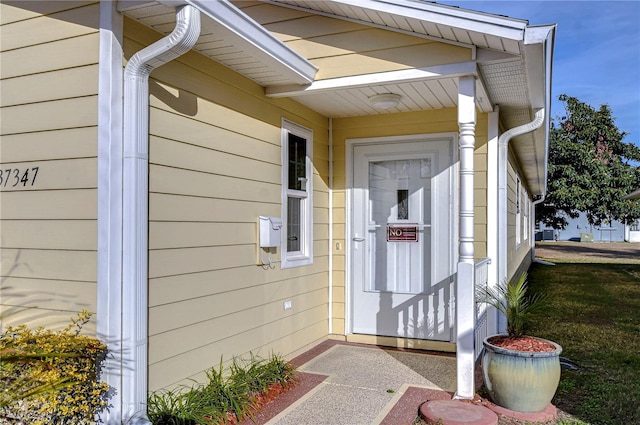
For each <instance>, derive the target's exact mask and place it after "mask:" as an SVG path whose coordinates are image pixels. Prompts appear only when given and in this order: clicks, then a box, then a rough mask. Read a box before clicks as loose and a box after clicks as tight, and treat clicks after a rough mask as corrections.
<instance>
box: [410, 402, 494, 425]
mask: <svg viewBox="0 0 640 425" xmlns="http://www.w3.org/2000/svg"><path fill="white" fill-rule="evenodd" d="M420 416H421V417H422V419H424V420H425V421H427V423H430V424H442V425H497V423H498V415H496V414H495V413H493V412H492V411H491V410H489V409H487V408H486V407H483V406H478V405H475V404H471V403H464V402H461V401H457V400H431V401H428V402H426V403H424V404H423V405H422V406H420ZM438 421H440V422H438Z"/></svg>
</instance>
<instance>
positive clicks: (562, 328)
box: [527, 263, 640, 425]
mask: <svg viewBox="0 0 640 425" xmlns="http://www.w3.org/2000/svg"><path fill="white" fill-rule="evenodd" d="M529 282H530V288H531V291H532V292H534V293H535V292H542V293H546V294H547V296H548V298H547V299H546V302H545V306H544V308H543V309H541V310H540V311H539V312H538V313H537V314H536V316H535V317H534V318H533V320H532V323H531V327H530V328H529V329H528V330H527V333H528V334H530V335H535V336H539V337H542V338H547V339H550V340H553V341H556V342H557V343H559V344H560V345H562V347H563V353H562V356H563V357H566V358H568V359H570V360H572V361H574V362H575V363H577V364H578V365H579V366H580V367H581V370H580V371H568V370H563V372H562V378H561V380H560V386H559V388H558V392H557V393H556V397H555V398H554V400H553V403H554V404H555V405H556V406H557V407H558V408H560V409H561V410H563V411H565V412H567V413H569V414H571V415H573V416H574V417H575V418H578V419H580V420H582V421H584V422H587V423H589V424H593V425H595V424H606V425H629V424H640V265H638V264H633V265H629V264H568V263H567V264H562V263H556V265H555V266H547V265H540V264H534V265H533V266H532V267H531V269H530V270H529Z"/></svg>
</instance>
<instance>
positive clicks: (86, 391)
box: [0, 311, 109, 425]
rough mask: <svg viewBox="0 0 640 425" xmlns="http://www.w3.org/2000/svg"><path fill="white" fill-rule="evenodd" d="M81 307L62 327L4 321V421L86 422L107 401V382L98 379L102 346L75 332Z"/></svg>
mask: <svg viewBox="0 0 640 425" xmlns="http://www.w3.org/2000/svg"><path fill="white" fill-rule="evenodd" d="M90 317H91V314H90V313H89V312H87V311H83V312H82V313H80V314H78V317H77V318H72V319H71V323H70V324H69V325H68V326H67V327H66V328H64V329H63V330H61V331H52V330H47V329H45V328H42V327H40V328H37V329H35V330H31V329H29V328H28V327H27V326H26V325H21V326H18V327H15V328H14V327H9V328H7V330H6V331H5V332H4V333H3V334H2V335H1V336H0V383H1V386H2V391H1V392H0V418H1V419H3V420H4V421H6V422H7V423H11V422H16V423H18V422H21V421H22V422H24V423H29V424H33V425H40V424H42V425H44V424H60V425H66V424H74V425H81V424H90V423H95V421H96V420H97V419H96V415H97V414H98V413H100V412H101V411H103V410H104V409H106V408H107V407H108V399H109V387H108V385H107V384H106V383H104V382H99V378H100V366H101V364H102V362H103V361H104V359H105V357H106V353H107V348H106V346H105V345H104V344H102V343H101V342H100V341H99V340H98V339H96V338H92V337H88V336H84V335H80V332H81V331H82V327H83V326H84V325H85V324H86V323H87V322H88V321H89V319H90Z"/></svg>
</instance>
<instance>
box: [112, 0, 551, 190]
mask: <svg viewBox="0 0 640 425" xmlns="http://www.w3.org/2000/svg"><path fill="white" fill-rule="evenodd" d="M120 3H121V4H122V6H120V9H121V10H122V11H123V12H124V13H125V14H126V15H127V16H129V17H131V18H133V19H135V20H137V21H139V22H141V23H142V24H144V25H146V26H149V27H151V28H153V29H155V30H156V31H158V32H160V33H162V34H164V35H166V34H168V33H170V32H171V31H172V30H173V28H174V26H175V10H174V7H175V6H176V5H181V4H193V5H195V6H196V7H198V8H199V9H200V10H201V11H203V22H202V32H201V35H200V38H199V40H198V42H197V44H196V46H195V47H194V50H196V51H198V52H199V53H201V54H203V55H205V56H207V57H209V58H211V59H212V60H215V61H217V62H220V63H222V64H224V65H226V66H227V67H229V68H231V69H233V70H235V71H237V72H238V73H240V74H242V75H244V76H246V77H248V78H250V79H252V80H253V81H255V82H256V83H258V84H260V85H262V86H263V87H265V91H266V94H267V95H268V96H271V97H291V98H295V99H296V101H298V102H299V103H301V104H303V105H305V106H307V107H309V108H311V109H313V110H315V111H317V112H319V113H321V114H323V115H325V116H327V117H333V118H338V117H352V116H363V115H379V114H385V113H397V112H410V111H422V110H432V109H441V108H455V107H456V106H457V100H458V78H459V77H460V76H463V75H475V76H476V77H477V83H476V94H477V99H476V105H477V107H478V110H480V111H482V112H489V111H492V110H493V109H494V105H499V106H500V124H501V126H502V127H503V129H505V130H506V129H509V128H513V127H516V126H519V125H523V124H526V123H528V122H530V121H531V120H532V119H533V117H534V114H535V110H536V109H539V108H546V109H547V116H548V114H549V111H548V108H549V104H550V101H549V99H548V94H550V89H548V91H549V93H548V94H547V90H546V89H545V87H544V82H545V81H547V78H548V77H547V76H545V73H546V72H550V66H549V68H548V69H541V66H540V65H541V62H544V60H543V58H544V52H543V50H544V47H542V48H540V47H538V48H537V49H538V50H535V52H534V54H532V52H533V51H534V49H532V47H531V46H528V45H527V44H528V43H527V42H526V41H527V30H530V29H531V27H528V25H527V21H523V20H518V19H512V18H508V17H503V16H496V15H490V14H485V13H482V12H475V11H469V10H464V9H460V8H457V7H450V6H445V5H439V4H434V3H430V2H426V1H421V0H394V1H387V0H372V1H368V2H363V1H359V0H332V1H308V0H259V1H246V0H242V1H236V0H233V1H216V2H211V1H204V0H141V1H134V0H126V1H123V0H120ZM265 3H267V4H271V5H276V6H281V7H284V8H287V9H288V10H290V11H291V12H292V13H291V14H290V16H288V14H286V13H284V14H283V16H282V20H287V19H295V18H296V13H295V12H296V11H297V12H298V13H299V12H302V13H313V14H320V15H323V16H329V17H333V18H336V19H341V20H346V21H349V22H355V23H359V24H363V25H368V26H373V27H378V28H383V29H386V30H389V31H396V32H399V33H402V34H409V35H412V36H417V37H423V38H428V39H432V40H437V41H441V42H444V43H451V44H454V45H457V46H463V47H469V48H470V49H472V50H473V59H472V60H471V61H470V62H465V63H458V64H452V65H448V66H438V67H431V68H425V69H412V70H406V71H393V72H386V73H380V74H374V75H365V76H360V77H347V78H336V79H331V80H319V81H314V75H315V71H316V69H315V67H314V66H313V65H312V64H311V63H310V62H309V61H308V60H307V59H306V58H304V57H302V55H299V54H298V53H296V52H295V51H293V50H292V49H291V48H289V47H288V46H286V45H285V43H283V42H281V41H280V40H278V39H277V38H276V36H275V35H274V34H271V33H270V32H269V31H268V30H267V29H266V28H265V25H266V24H267V22H261V16H260V13H259V8H257V7H255V6H256V5H260V4H265ZM221 7H222V8H223V9H224V8H227V9H229V10H228V12H229V13H231V14H233V15H237V16H238V17H239V18H240V19H241V20H242V21H243V25H246V27H247V28H249V30H248V32H249V33H248V34H247V33H244V34H242V33H238V32H237V31H234V29H233V28H229V27H228V25H225V22H221V21H220V20H219V19H217V18H215V17H213V15H214V14H220V8H221ZM207 9H208V10H207ZM208 12H211V13H208ZM225 13H227V11H225ZM251 36H253V37H254V39H253V40H252V39H251ZM256 44H258V45H256ZM265 44H266V45H267V48H266V49H265V48H264V45H265ZM529 44H530V43H529ZM274 52H275V53H276V54H275V57H274V54H273V53H274ZM532 64H534V66H536V67H538V68H535V69H534V68H532ZM545 65H546V64H544V65H543V66H545ZM380 93H397V94H400V95H402V99H401V101H400V103H399V105H398V106H397V107H395V108H390V109H386V110H379V109H375V108H374V107H372V106H371V104H370V102H369V97H371V96H373V95H375V94H380ZM548 125H549V124H548V122H546V123H545V124H544V125H543V128H542V129H540V130H538V131H536V132H533V133H529V134H525V135H523V136H519V137H518V138H516V139H514V142H515V143H512V146H513V147H514V151H515V153H516V156H517V157H518V160H519V161H520V163H521V164H520V165H521V166H522V168H523V172H524V176H523V177H524V178H525V180H526V181H527V182H528V184H529V187H530V190H531V192H532V193H533V194H541V193H543V192H544V191H545V181H546V168H545V167H546V165H544V164H546V143H547V142H546V134H547V129H548Z"/></svg>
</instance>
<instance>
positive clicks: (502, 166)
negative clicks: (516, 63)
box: [497, 108, 545, 333]
mask: <svg viewBox="0 0 640 425" xmlns="http://www.w3.org/2000/svg"><path fill="white" fill-rule="evenodd" d="M544 111H545V109H544V108H540V109H538V110H537V111H536V114H535V117H534V119H533V121H531V122H530V123H527V124H523V125H521V126H518V127H514V128H512V129H510V130H507V131H505V132H504V133H502V134H501V135H500V137H499V138H498V235H497V236H498V282H503V281H505V280H506V279H508V273H509V270H508V269H509V265H508V263H507V243H508V233H507V223H508V216H507V207H508V205H507V201H508V193H507V189H508V187H507V186H508V182H507V180H508V176H507V169H508V165H509V141H510V140H511V139H512V138H514V137H516V136H520V135H522V134H525V133H530V132H532V131H534V130H537V129H538V128H540V126H542V124H543V123H544V115H545V114H544ZM506 329H507V323H506V318H505V317H504V315H501V314H498V329H497V331H498V332H499V333H502V332H505V331H506Z"/></svg>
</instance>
